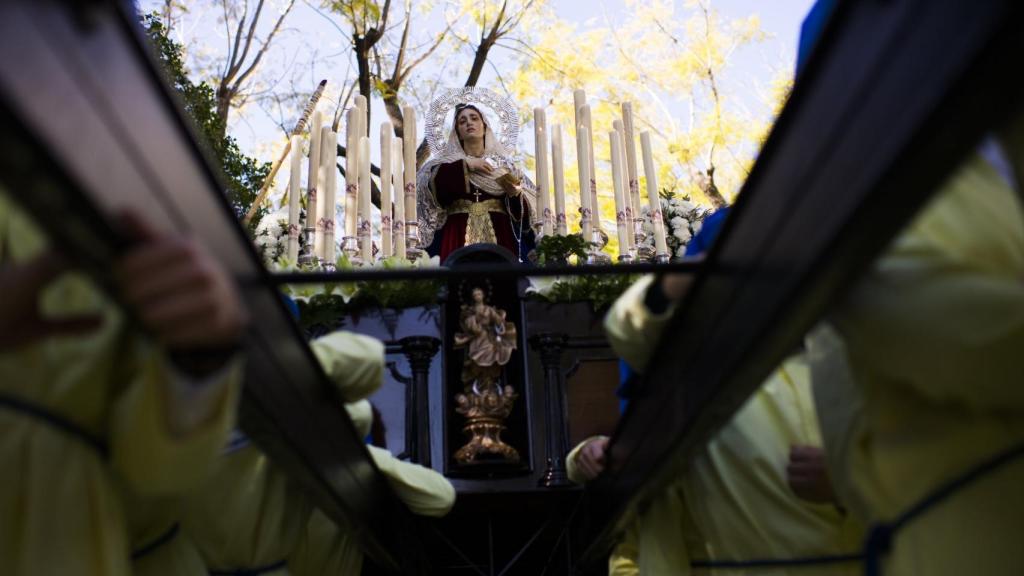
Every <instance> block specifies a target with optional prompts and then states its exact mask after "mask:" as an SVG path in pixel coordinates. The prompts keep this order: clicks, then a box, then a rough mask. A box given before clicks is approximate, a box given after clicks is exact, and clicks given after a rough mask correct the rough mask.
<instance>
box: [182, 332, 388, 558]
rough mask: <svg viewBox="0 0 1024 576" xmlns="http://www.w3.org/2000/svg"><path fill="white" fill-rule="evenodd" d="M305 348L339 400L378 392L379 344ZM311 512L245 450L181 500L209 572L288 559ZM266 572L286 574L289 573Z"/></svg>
mask: <svg viewBox="0 0 1024 576" xmlns="http://www.w3.org/2000/svg"><path fill="white" fill-rule="evenodd" d="M311 347H312V349H313V352H314V354H315V355H316V357H317V359H318V361H319V362H320V365H321V366H322V367H323V368H324V372H325V373H326V374H327V376H328V378H329V379H330V380H331V382H332V383H333V384H334V385H335V388H336V390H337V392H338V394H339V396H340V397H341V398H342V399H345V400H358V399H360V398H363V397H365V396H368V395H370V394H372V393H373V392H374V390H376V389H377V388H378V387H380V385H381V382H382V379H383V375H384V345H383V344H382V343H381V342H380V341H379V340H377V339H375V338H370V337H367V336H362V335H359V334H353V333H350V332H335V333H332V334H330V335H327V336H324V337H323V338H319V339H317V340H315V341H313V342H312V343H311ZM312 510H313V507H312V504H311V503H310V501H309V499H308V498H307V497H306V495H305V493H303V491H302V490H301V489H300V488H299V487H298V486H297V485H296V484H295V483H294V482H292V481H291V479H290V478H289V477H288V476H287V474H285V472H284V471H283V470H281V469H279V468H278V467H277V466H275V465H274V464H273V462H271V461H270V460H269V459H268V458H267V457H266V456H265V455H264V454H263V453H262V452H261V451H260V450H259V449H258V448H257V447H256V446H254V445H252V444H249V445H246V446H244V447H242V448H240V449H237V450H233V451H231V450H229V451H228V452H227V453H226V454H224V455H223V456H222V457H221V458H220V461H219V462H218V463H217V465H216V467H215V472H214V474H213V475H212V476H211V477H210V478H209V480H208V481H207V482H206V483H205V484H204V485H203V486H202V488H201V489H199V490H197V491H196V492H195V493H194V494H191V495H190V496H189V498H188V499H187V502H186V504H185V514H184V518H183V522H182V526H183V527H184V529H185V532H186V533H187V534H188V535H189V536H190V537H191V538H192V540H193V541H194V542H195V544H196V546H198V548H199V551H200V553H201V555H202V557H203V559H204V561H205V562H206V565H207V567H208V568H209V569H211V570H244V569H255V568H262V567H267V566H271V565H274V564H277V563H279V562H282V561H286V560H287V559H288V558H289V556H290V555H291V554H292V552H293V551H294V550H295V547H296V545H297V544H298V542H299V537H300V535H301V534H302V533H303V531H304V530H305V528H306V526H307V523H308V522H309V517H310V514H311V512H312ZM267 574H268V575H269V576H273V575H283V574H288V569H287V567H286V566H282V567H281V568H279V569H276V570H274V571H270V572H267Z"/></svg>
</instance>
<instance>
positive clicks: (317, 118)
mask: <svg viewBox="0 0 1024 576" xmlns="http://www.w3.org/2000/svg"><path fill="white" fill-rule="evenodd" d="M323 123H324V117H323V114H321V113H320V111H319V110H317V111H316V112H314V113H313V123H312V124H310V125H309V165H308V170H307V171H306V241H307V242H312V243H313V246H307V248H306V249H307V250H310V252H311V254H313V257H314V258H315V257H317V256H319V254H317V252H316V249H315V248H314V246H315V245H316V238H317V236H318V234H317V225H316V222H317V204H318V200H317V189H318V187H319V185H320V129H321V128H322V127H323Z"/></svg>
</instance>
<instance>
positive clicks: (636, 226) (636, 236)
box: [633, 216, 655, 262]
mask: <svg viewBox="0 0 1024 576" xmlns="http://www.w3.org/2000/svg"><path fill="white" fill-rule="evenodd" d="M646 221H647V219H646V218H644V217H643V216H637V217H636V218H635V219H634V220H633V245H634V246H635V247H636V248H635V251H634V256H636V259H637V261H638V262H651V261H653V260H654V256H655V254H654V247H652V246H648V245H647V244H646V242H647V238H648V236H650V235H649V234H648V233H647V232H645V231H644V222H646Z"/></svg>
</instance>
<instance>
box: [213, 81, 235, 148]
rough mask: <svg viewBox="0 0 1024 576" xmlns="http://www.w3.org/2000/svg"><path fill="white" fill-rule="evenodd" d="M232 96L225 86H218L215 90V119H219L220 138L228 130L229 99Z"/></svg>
mask: <svg viewBox="0 0 1024 576" xmlns="http://www.w3.org/2000/svg"><path fill="white" fill-rule="evenodd" d="M233 97H234V94H232V93H231V91H230V90H229V89H228V88H227V87H226V86H223V85H222V86H220V87H218V88H217V118H219V119H220V134H219V136H220V137H221V138H223V137H224V135H225V134H227V130H228V114H230V112H231V99H232V98H233Z"/></svg>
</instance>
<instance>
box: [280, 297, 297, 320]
mask: <svg viewBox="0 0 1024 576" xmlns="http://www.w3.org/2000/svg"><path fill="white" fill-rule="evenodd" d="M281 300H283V301H284V305H285V306H287V307H288V311H289V312H291V313H292V318H295V319H296V320H298V319H299V304H298V303H297V302H296V301H295V300H293V299H292V297H291V296H288V295H287V294H281Z"/></svg>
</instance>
